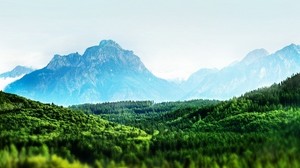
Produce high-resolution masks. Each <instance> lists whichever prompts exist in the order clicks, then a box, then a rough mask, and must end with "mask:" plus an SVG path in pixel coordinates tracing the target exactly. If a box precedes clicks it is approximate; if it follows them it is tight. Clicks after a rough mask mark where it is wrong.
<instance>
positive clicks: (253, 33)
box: [0, 0, 300, 79]
mask: <svg viewBox="0 0 300 168" xmlns="http://www.w3.org/2000/svg"><path fill="white" fill-rule="evenodd" d="M103 39H112V40H114V41H116V42H117V43H119V44H120V45H121V46H122V47H123V48H124V49H129V50H133V51H134V53H135V54H136V55H138V56H139V57H140V58H141V60H142V61H143V62H144V64H145V65H146V66H147V67H148V69H149V70H150V71H152V72H153V73H154V74H155V75H157V76H159V77H163V78H167V79H170V78H186V77H187V76H188V75H190V74H191V73H192V72H194V71H196V70H198V69H200V68H207V67H208V68H210V67H217V68H221V67H224V66H226V65H228V64H230V63H231V62H233V61H235V60H240V59H242V58H243V57H244V56H245V55H246V54H247V53H248V52H249V51H251V50H253V49H256V48H265V49H267V50H268V51H270V52H274V51H275V50H278V49H280V48H282V47H284V46H286V45H289V44H290V43H295V44H300V1H299V0H264V1H262V0H226V1H224V0H209V1H208V0H205V1H204V0H109V1H108V0H87V1H80V0H43V1H41V0H26V1H25V0H0V73H2V72H4V71H8V70H10V69H12V68H13V67H14V66H16V65H26V66H32V67H35V68H41V67H44V66H46V64H47V63H48V62H49V61H50V60H51V58H52V57H53V55H54V54H61V55H64V54H68V53H72V52H77V51H78V52H79V53H81V54H82V53H83V52H84V50H85V49H86V48H87V47H89V46H93V45H97V44H98V43H99V42H100V41H101V40H103Z"/></svg>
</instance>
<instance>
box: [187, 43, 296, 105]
mask: <svg viewBox="0 0 300 168" xmlns="http://www.w3.org/2000/svg"><path fill="white" fill-rule="evenodd" d="M298 72H300V46H297V45H295V44H291V45H289V46H287V47H284V48H283V49H281V50H279V51H277V52H275V53H274V54H268V52H267V51H266V50H264V49H257V50H254V51H252V52H250V53H249V54H248V55H247V56H246V57H245V58H244V59H243V60H241V61H240V62H237V63H235V64H232V65H230V66H228V67H225V68H223V69H221V70H215V69H205V70H199V71H198V72H196V73H194V74H192V75H191V77H190V78H189V79H188V80H187V81H186V82H185V83H184V84H183V88H184V90H186V91H187V94H186V95H185V96H184V97H183V98H184V99H193V98H210V99H229V98H231V97H233V96H240V95H241V94H243V93H245V92H247V91H250V90H253V89H257V88H260V87H263V86H270V85H272V84H273V83H277V82H280V81H282V80H284V79H285V78H287V77H288V76H290V75H292V74H295V73H298Z"/></svg>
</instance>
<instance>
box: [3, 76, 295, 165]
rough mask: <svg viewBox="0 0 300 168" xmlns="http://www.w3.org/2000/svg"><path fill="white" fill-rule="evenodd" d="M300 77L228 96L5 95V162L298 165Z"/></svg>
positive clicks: (5, 163)
mask: <svg viewBox="0 0 300 168" xmlns="http://www.w3.org/2000/svg"><path fill="white" fill-rule="evenodd" d="M299 97H300V75H299V74H298V75H294V76H292V77H290V78H288V79H287V80H285V81H283V82H281V83H280V84H274V85H273V86H272V87H269V88H262V89H258V90H255V91H252V92H249V93H246V94H244V95H243V96H241V97H238V98H233V99H231V100H228V101H222V102H220V101H210V100H193V101H185V102H166V103H158V104H156V103H153V102H152V101H141V102H135V101H126V102H115V103H103V104H94V105H93V104H84V105H77V106H72V107H70V108H69V109H66V108H63V107H58V106H55V105H53V104H41V103H39V102H35V101H30V100H27V99H25V98H21V97H19V96H16V95H11V94H6V93H3V92H0V102H1V103H0V109H1V110H0V115H1V116H0V129H1V134H0V148H1V151H0V158H1V159H0V167H59V166H64V167H233V168H234V167H293V168H294V167H300V139H299V135H300V107H299V100H300V99H299Z"/></svg>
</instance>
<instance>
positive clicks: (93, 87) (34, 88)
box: [5, 40, 180, 105]
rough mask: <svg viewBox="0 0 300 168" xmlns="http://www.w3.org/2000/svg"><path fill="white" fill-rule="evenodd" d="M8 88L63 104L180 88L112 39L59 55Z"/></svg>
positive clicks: (171, 93)
mask: <svg viewBox="0 0 300 168" xmlns="http://www.w3.org/2000/svg"><path fill="white" fill-rule="evenodd" d="M5 91H6V92H9V93H16V94H19V95H22V96H25V97H28V98H31V99H34V100H39V101H42V102H54V103H57V104H62V105H70V104H80V103H87V102H89V103H92V102H105V101H120V100H155V101H163V100H170V98H171V100H172V99H174V100H175V99H176V97H177V96H178V95H179V94H180V93H179V92H180V89H178V87H177V86H176V85H175V84H172V83H170V82H168V81H166V80H163V79H160V78H157V77H156V76H154V75H153V74H152V73H151V72H150V71H149V70H148V69H147V68H146V67H145V66H144V64H143V63H142V62H141V60H140V58H139V57H138V56H136V55H135V54H134V53H133V52H132V51H129V50H124V49H122V48H121V46H120V45H119V44H117V43H116V42H114V41H112V40H103V41H101V42H100V44H99V45H97V46H93V47H90V48H88V49H86V51H85V52H84V54H83V55H80V54H78V53H72V54H69V55H66V56H60V55H55V56H54V57H53V59H52V60H51V61H50V62H49V64H48V65H47V66H46V67H44V68H42V69H39V70H36V71H33V72H32V73H30V74H28V75H25V76H24V77H23V78H21V79H20V80H18V81H16V82H14V83H12V84H10V85H8V86H7V87H6V88H5Z"/></svg>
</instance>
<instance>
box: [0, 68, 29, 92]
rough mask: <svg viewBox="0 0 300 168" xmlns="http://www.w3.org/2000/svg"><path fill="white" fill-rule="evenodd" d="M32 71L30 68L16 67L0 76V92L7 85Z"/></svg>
mask: <svg viewBox="0 0 300 168" xmlns="http://www.w3.org/2000/svg"><path fill="white" fill-rule="evenodd" d="M32 71H33V69H32V68H28V67H24V66H16V67H15V68H14V69H13V70H11V71H8V72H5V73H2V74H0V90H2V89H4V87H5V86H6V85H8V84H9V83H11V82H14V81H16V80H18V79H20V78H22V77H23V76H24V75H26V74H28V73H30V72H32Z"/></svg>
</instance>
